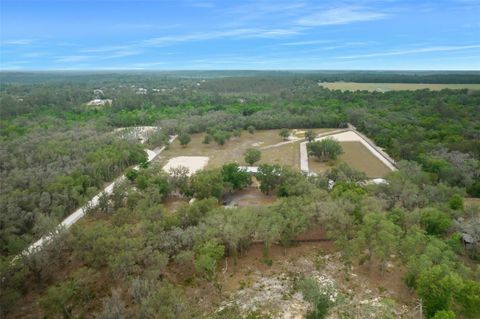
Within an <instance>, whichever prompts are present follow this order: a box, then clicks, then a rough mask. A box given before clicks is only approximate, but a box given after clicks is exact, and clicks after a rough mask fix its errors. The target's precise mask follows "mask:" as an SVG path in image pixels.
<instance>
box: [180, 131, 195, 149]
mask: <svg viewBox="0 0 480 319" xmlns="http://www.w3.org/2000/svg"><path fill="white" fill-rule="evenodd" d="M178 140H179V141H180V145H182V146H183V147H185V146H187V144H188V143H190V141H191V140H192V137H191V136H190V135H189V134H187V133H181V134H180V135H178Z"/></svg>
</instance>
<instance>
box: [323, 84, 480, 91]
mask: <svg viewBox="0 0 480 319" xmlns="http://www.w3.org/2000/svg"><path fill="white" fill-rule="evenodd" d="M319 85H320V86H323V87H325V88H327V89H330V90H342V91H363V90H365V91H371V92H373V91H377V92H386V91H401V90H409V91H413V90H424V89H429V90H432V91H439V90H443V89H456V90H460V89H470V90H480V84H423V83H356V82H325V83H319Z"/></svg>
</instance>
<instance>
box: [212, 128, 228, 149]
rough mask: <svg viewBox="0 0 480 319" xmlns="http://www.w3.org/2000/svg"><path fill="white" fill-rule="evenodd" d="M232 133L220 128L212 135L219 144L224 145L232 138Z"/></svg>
mask: <svg viewBox="0 0 480 319" xmlns="http://www.w3.org/2000/svg"><path fill="white" fill-rule="evenodd" d="M231 136H232V134H231V133H230V132H227V131H222V130H218V131H216V132H214V133H213V135H212V137H213V140H214V141H215V142H217V144H218V145H220V146H223V145H225V143H226V142H227V141H228V140H229V139H230V137H231Z"/></svg>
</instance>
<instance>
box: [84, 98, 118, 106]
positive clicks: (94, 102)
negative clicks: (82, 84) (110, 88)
mask: <svg viewBox="0 0 480 319" xmlns="http://www.w3.org/2000/svg"><path fill="white" fill-rule="evenodd" d="M87 105H88V106H105V105H112V100H111V99H93V100H91V101H90V102H88V103H87Z"/></svg>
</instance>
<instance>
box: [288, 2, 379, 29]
mask: <svg viewBox="0 0 480 319" xmlns="http://www.w3.org/2000/svg"><path fill="white" fill-rule="evenodd" d="M386 16H387V14H386V13H383V12H378V11H373V10H370V9H366V8H362V7H355V6H344V7H338V8H333V9H327V10H323V11H320V12H317V13H314V14H311V15H307V16H305V17H303V18H300V19H298V20H297V24H299V25H302V26H308V27H315V26H322V25H340V24H349V23H354V22H362V21H373V20H379V19H383V18H385V17H386Z"/></svg>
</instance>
